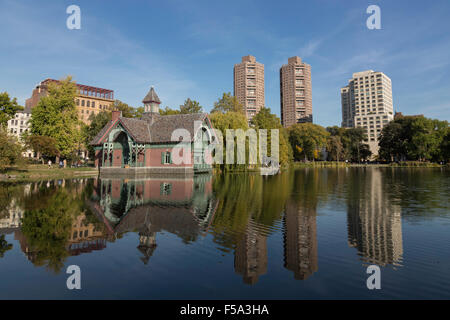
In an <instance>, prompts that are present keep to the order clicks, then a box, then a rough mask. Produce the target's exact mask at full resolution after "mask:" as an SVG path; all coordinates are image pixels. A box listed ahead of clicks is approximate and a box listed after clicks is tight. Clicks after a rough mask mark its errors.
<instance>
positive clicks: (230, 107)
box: [211, 92, 244, 114]
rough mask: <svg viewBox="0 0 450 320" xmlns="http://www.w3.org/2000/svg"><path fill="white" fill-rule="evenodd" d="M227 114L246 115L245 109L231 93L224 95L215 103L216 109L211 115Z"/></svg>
mask: <svg viewBox="0 0 450 320" xmlns="http://www.w3.org/2000/svg"><path fill="white" fill-rule="evenodd" d="M216 112H220V113H226V112H237V113H242V114H244V107H243V106H242V105H241V104H240V103H239V101H238V100H237V98H236V97H235V96H232V95H231V93H230V92H228V93H224V94H223V95H222V98H220V99H219V100H218V101H217V102H215V103H214V108H213V109H212V110H211V113H216Z"/></svg>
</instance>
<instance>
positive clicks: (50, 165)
mask: <svg viewBox="0 0 450 320" xmlns="http://www.w3.org/2000/svg"><path fill="white" fill-rule="evenodd" d="M48 168H49V169H51V168H52V160H48Z"/></svg>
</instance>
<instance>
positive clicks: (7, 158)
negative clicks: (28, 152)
mask: <svg viewBox="0 0 450 320" xmlns="http://www.w3.org/2000/svg"><path fill="white" fill-rule="evenodd" d="M21 153H22V146H21V145H20V144H19V142H18V141H17V139H16V138H15V137H13V136H10V135H8V133H7V132H6V129H4V128H1V127H0V170H4V169H5V168H7V167H9V166H12V165H14V164H16V163H17V161H19V160H20V159H21V158H22V155H21Z"/></svg>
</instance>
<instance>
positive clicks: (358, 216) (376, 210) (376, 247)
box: [347, 169, 403, 266]
mask: <svg viewBox="0 0 450 320" xmlns="http://www.w3.org/2000/svg"><path fill="white" fill-rule="evenodd" d="M361 174H363V175H364V176H361ZM351 178H352V180H353V181H352V184H351V185H352V186H353V188H354V189H353V190H350V192H351V195H350V196H349V203H348V213H347V223H348V243H349V246H350V247H354V248H356V249H357V250H358V254H359V255H360V256H361V257H362V260H363V261H364V262H367V263H370V264H377V265H380V266H386V265H388V264H391V265H394V266H400V265H401V263H402V255H403V240H402V221H401V207H400V206H398V205H394V204H392V203H391V201H390V200H389V198H388V195H387V194H386V193H385V191H384V189H385V188H384V186H385V183H386V182H385V181H384V180H383V179H384V176H383V174H382V172H381V170H380V169H373V170H367V171H366V172H363V173H361V172H359V171H358V172H355V173H354V175H353V176H352V177H351Z"/></svg>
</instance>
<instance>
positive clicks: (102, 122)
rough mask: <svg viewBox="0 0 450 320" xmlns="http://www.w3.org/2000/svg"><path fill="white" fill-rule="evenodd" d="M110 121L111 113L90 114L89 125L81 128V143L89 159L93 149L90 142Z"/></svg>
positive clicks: (92, 154)
mask: <svg viewBox="0 0 450 320" xmlns="http://www.w3.org/2000/svg"><path fill="white" fill-rule="evenodd" d="M110 120H111V112H109V111H101V112H99V113H97V114H92V113H91V115H90V116H89V121H90V124H89V125H85V126H83V129H82V135H83V142H84V145H85V146H86V148H87V150H88V152H89V155H90V156H91V157H93V156H94V149H93V148H92V146H91V145H90V143H91V141H92V140H93V139H94V137H95V136H96V135H97V134H98V133H99V132H100V130H102V129H103V127H104V126H106V124H107V123H108V122H109V121H110Z"/></svg>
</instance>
